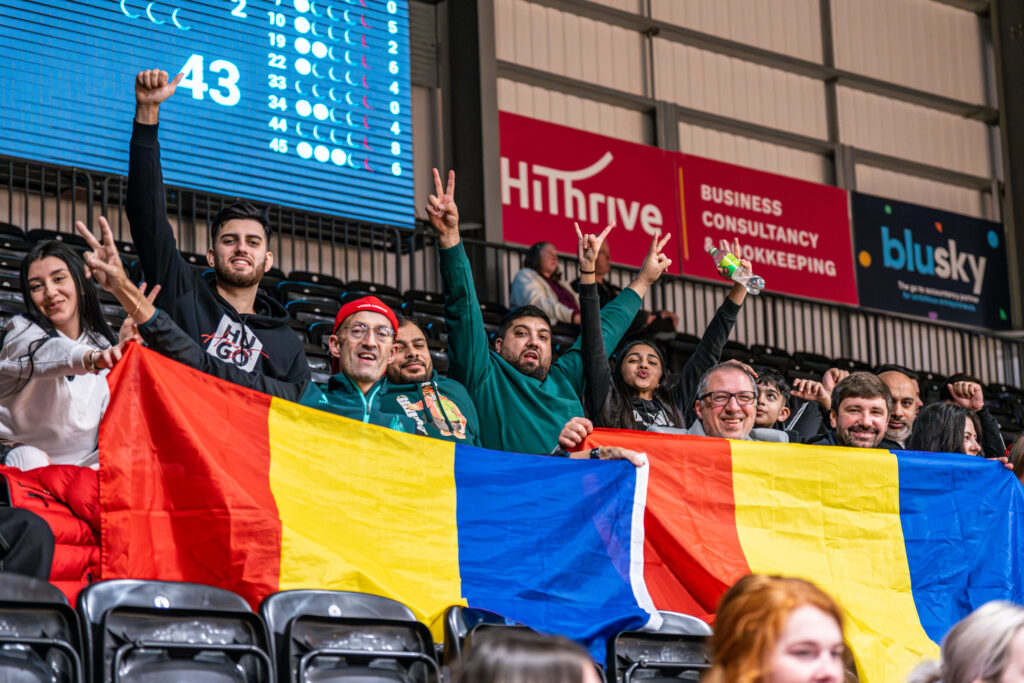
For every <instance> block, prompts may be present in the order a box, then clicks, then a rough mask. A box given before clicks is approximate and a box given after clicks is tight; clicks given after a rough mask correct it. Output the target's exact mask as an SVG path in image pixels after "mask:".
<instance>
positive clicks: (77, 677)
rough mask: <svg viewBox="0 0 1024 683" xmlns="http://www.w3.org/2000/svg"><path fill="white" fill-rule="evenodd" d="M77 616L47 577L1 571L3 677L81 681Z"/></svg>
mask: <svg viewBox="0 0 1024 683" xmlns="http://www.w3.org/2000/svg"><path fill="white" fill-rule="evenodd" d="M81 649H82V643H81V637H80V634H79V630H78V618H77V616H76V614H75V611H74V610H73V609H71V606H70V605H68V601H67V599H66V598H65V597H64V594H63V593H61V592H60V591H59V590H57V589H56V588H55V587H53V586H52V585H50V584H49V583H47V582H45V581H40V580H39V579H34V578H32V577H29V576H22V575H20V574H11V573H0V680H3V681H18V682H21V681H24V682H25V683H29V682H32V681H39V682H40V683H42V682H43V681H46V682H47V683H82V681H84V680H85V667H84V665H83V664H82V658H81V655H80V651H81Z"/></svg>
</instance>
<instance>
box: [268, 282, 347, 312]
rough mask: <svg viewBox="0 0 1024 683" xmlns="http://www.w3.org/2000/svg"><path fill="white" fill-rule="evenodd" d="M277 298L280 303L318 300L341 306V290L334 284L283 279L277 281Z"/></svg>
mask: <svg viewBox="0 0 1024 683" xmlns="http://www.w3.org/2000/svg"><path fill="white" fill-rule="evenodd" d="M276 289H277V298H278V300H279V301H281V302H282V303H288V302H289V301H297V300H299V299H302V300H305V301H319V302H322V303H327V302H330V303H333V304H336V305H337V306H338V308H341V295H342V292H343V290H342V289H341V288H340V287H335V286H334V285H318V284H314V283H312V282H300V281H297V280H285V281H283V282H279V283H277V288H276Z"/></svg>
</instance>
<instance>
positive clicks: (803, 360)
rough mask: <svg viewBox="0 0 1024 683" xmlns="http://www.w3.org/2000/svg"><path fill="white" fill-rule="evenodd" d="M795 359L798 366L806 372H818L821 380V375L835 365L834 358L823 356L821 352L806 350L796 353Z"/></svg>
mask: <svg viewBox="0 0 1024 683" xmlns="http://www.w3.org/2000/svg"><path fill="white" fill-rule="evenodd" d="M793 360H795V361H796V364H797V367H799V368H800V369H801V370H803V371H804V372H814V373H817V374H818V378H817V379H819V380H820V379H821V375H823V374H825V372H827V371H828V369H829V368H831V367H833V365H834V364H833V363H832V359H831V358H829V357H828V356H823V355H821V354H820V353H806V352H804V351H797V352H796V353H794V354H793Z"/></svg>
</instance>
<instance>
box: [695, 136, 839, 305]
mask: <svg viewBox="0 0 1024 683" xmlns="http://www.w3.org/2000/svg"><path fill="white" fill-rule="evenodd" d="M678 157H679V167H678V176H679V177H678V182H679V186H680V191H681V192H682V196H683V209H682V214H683V225H682V233H683V272H684V273H685V274H687V275H693V276H695V277H707V278H713V277H717V275H716V272H715V270H714V268H712V267H710V263H709V261H708V256H707V254H706V253H705V252H706V250H707V248H708V247H709V246H711V245H712V244H714V245H715V246H718V244H719V242H720V241H721V240H723V239H726V240H729V243H730V244H732V241H733V240H734V239H739V241H740V247H741V249H740V251H741V254H740V255H741V256H743V257H744V258H747V259H749V260H750V261H751V264H752V265H753V269H754V272H755V273H756V274H758V275H760V276H761V277H763V278H764V279H765V288H766V290H767V291H770V292H779V293H782V294H794V295H796V296H805V297H810V298H814V299H827V300H829V301H837V302H840V303H847V304H856V303H857V287H856V284H855V282H854V279H853V254H852V247H851V244H850V219H849V213H848V208H847V199H846V192H845V191H843V190H841V189H839V188H837V187H832V186H829V185H818V184H817V183H810V182H807V181H804V180H797V179H796V178H788V177H786V176H780V175H775V174H774V173H765V172H763V171H755V170H753V169H749V168H743V167H742V166H734V165H732V164H725V163H722V162H719V161H712V160H710V159H704V158H701V157H696V156H692V155H690V154H680V155H678Z"/></svg>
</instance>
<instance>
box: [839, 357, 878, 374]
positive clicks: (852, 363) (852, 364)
mask: <svg viewBox="0 0 1024 683" xmlns="http://www.w3.org/2000/svg"><path fill="white" fill-rule="evenodd" d="M833 367H837V368H839V369H840V370H846V371H847V372H871V366H870V365H868V364H867V363H865V362H864V361H859V360H857V359H855V358H836V362H835V365H834V366H833Z"/></svg>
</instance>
